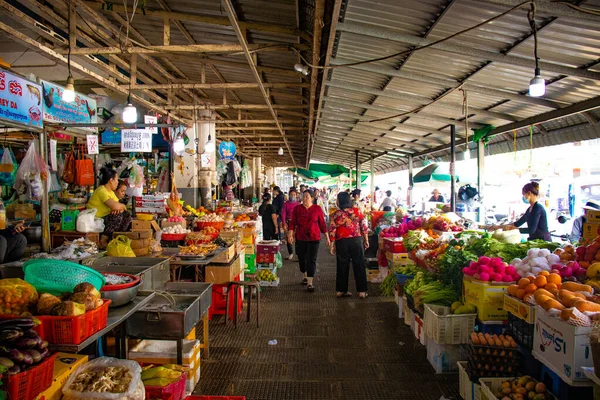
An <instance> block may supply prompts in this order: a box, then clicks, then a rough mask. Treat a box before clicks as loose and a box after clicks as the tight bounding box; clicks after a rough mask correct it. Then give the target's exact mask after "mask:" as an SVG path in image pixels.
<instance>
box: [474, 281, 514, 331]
mask: <svg viewBox="0 0 600 400" xmlns="http://www.w3.org/2000/svg"><path fill="white" fill-rule="evenodd" d="M508 286H509V285H506V284H501V283H490V282H482V281H478V280H476V279H473V278H471V277H467V276H466V277H464V278H463V297H464V303H465V304H473V305H474V306H476V307H477V317H478V318H479V320H480V321H484V322H485V321H504V320H506V319H507V318H508V313H507V311H506V310H504V294H505V293H506V288H508Z"/></svg>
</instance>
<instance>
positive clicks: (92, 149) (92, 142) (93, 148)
mask: <svg viewBox="0 0 600 400" xmlns="http://www.w3.org/2000/svg"><path fill="white" fill-rule="evenodd" d="M85 139H86V141H87V149H88V154H98V135H86V137H85Z"/></svg>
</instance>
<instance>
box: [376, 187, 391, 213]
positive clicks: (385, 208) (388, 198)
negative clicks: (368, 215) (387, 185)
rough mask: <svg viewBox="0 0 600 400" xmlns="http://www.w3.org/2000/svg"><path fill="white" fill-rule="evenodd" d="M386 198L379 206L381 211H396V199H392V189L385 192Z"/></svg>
mask: <svg viewBox="0 0 600 400" xmlns="http://www.w3.org/2000/svg"><path fill="white" fill-rule="evenodd" d="M385 196H386V197H385V199H383V201H382V202H381V205H380V206H379V211H394V200H392V191H391V190H388V191H387V192H385Z"/></svg>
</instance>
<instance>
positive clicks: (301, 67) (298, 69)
mask: <svg viewBox="0 0 600 400" xmlns="http://www.w3.org/2000/svg"><path fill="white" fill-rule="evenodd" d="M294 70H295V71H296V72H300V73H301V74H302V75H308V65H302V64H300V63H298V64H296V65H294Z"/></svg>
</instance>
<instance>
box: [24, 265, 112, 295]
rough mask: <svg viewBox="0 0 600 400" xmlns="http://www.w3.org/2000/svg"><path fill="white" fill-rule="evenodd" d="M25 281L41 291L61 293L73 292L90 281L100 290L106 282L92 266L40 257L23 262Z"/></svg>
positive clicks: (54, 293)
mask: <svg viewBox="0 0 600 400" xmlns="http://www.w3.org/2000/svg"><path fill="white" fill-rule="evenodd" d="M23 272H25V281H26V282H28V283H29V284H31V285H32V286H33V287H34V288H35V289H36V290H37V291H38V292H39V293H50V294H53V295H56V296H58V295H60V294H62V293H66V292H72V291H73V288H75V286H77V285H78V284H80V283H82V282H89V283H91V284H92V285H94V287H95V288H96V289H98V290H100V289H101V288H102V286H104V283H105V282H106V281H105V279H104V276H103V275H102V274H101V273H99V272H96V271H94V270H93V269H91V268H88V267H84V266H83V265H79V264H75V263H72V262H69V261H61V260H50V259H38V260H29V261H27V262H26V263H25V264H23Z"/></svg>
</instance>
